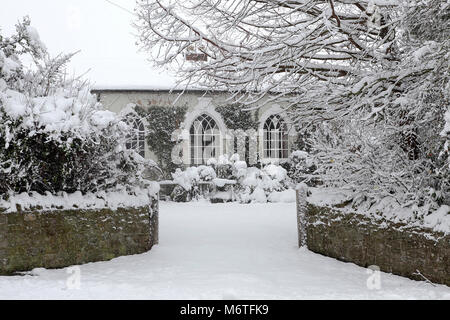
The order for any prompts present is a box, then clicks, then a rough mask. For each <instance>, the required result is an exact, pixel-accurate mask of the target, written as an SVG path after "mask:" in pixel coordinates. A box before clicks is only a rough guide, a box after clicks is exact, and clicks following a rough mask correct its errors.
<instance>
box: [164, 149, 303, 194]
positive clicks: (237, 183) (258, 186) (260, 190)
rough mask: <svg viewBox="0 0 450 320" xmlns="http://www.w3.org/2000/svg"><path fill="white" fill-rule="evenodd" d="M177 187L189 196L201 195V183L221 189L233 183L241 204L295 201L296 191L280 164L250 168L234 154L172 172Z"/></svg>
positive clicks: (176, 190) (177, 190) (177, 191)
mask: <svg viewBox="0 0 450 320" xmlns="http://www.w3.org/2000/svg"><path fill="white" fill-rule="evenodd" d="M172 176H173V180H174V182H175V183H176V184H177V185H178V187H177V188H176V189H175V190H174V192H175V193H177V194H178V195H180V194H184V195H185V196H184V198H186V199H188V200H189V199H195V198H197V197H198V196H200V194H199V193H200V190H199V184H201V183H204V182H211V183H213V184H214V185H215V186H216V187H218V188H219V189H221V188H223V187H224V186H226V185H233V188H234V192H235V196H236V199H235V200H236V201H239V202H241V203H251V202H253V203H266V202H294V201H295V191H294V190H293V189H292V180H291V179H290V178H289V177H288V174H287V171H286V169H284V168H282V167H281V166H277V165H273V164H271V165H267V166H265V167H264V168H262V169H259V168H256V167H248V165H247V163H246V162H245V161H240V158H239V155H237V154H235V155H233V156H232V157H231V158H229V159H228V156H226V155H224V156H221V157H219V159H218V160H216V159H210V160H209V161H208V165H206V166H199V167H190V168H187V169H186V170H184V171H182V170H181V169H178V170H177V171H176V172H175V173H173V174H172Z"/></svg>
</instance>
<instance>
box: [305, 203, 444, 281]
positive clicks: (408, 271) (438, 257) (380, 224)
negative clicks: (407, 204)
mask: <svg viewBox="0 0 450 320" xmlns="http://www.w3.org/2000/svg"><path fill="white" fill-rule="evenodd" d="M299 203H300V204H302V203H303V202H302V201H301V199H300V198H299ZM298 208H299V209H301V208H304V206H299V207H298ZM304 217H305V218H304V219H305V221H299V224H300V225H302V226H304V227H305V229H306V244H307V247H308V249H309V250H311V251H313V252H315V253H319V254H323V255H325V256H329V257H332V258H335V259H338V260H341V261H344V262H352V263H355V264H357V265H360V266H362V267H366V268H367V267H370V266H378V267H379V268H380V270H381V271H383V272H388V273H392V274H396V275H400V276H404V277H408V278H411V279H414V280H422V281H423V280H429V281H431V282H434V283H441V284H446V285H448V286H450V234H449V233H445V232H442V231H436V228H435V229H433V228H431V227H425V226H412V225H410V224H407V223H403V222H393V221H389V220H387V219H382V220H378V221H375V220H374V219H371V218H370V217H369V216H367V215H364V214H360V213H351V214H350V213H348V212H345V211H342V210H340V209H339V208H338V207H336V208H335V207H332V206H318V205H317V204H313V203H310V202H309V203H307V206H306V210H305V212H304ZM300 222H301V223H300ZM299 229H300V228H299Z"/></svg>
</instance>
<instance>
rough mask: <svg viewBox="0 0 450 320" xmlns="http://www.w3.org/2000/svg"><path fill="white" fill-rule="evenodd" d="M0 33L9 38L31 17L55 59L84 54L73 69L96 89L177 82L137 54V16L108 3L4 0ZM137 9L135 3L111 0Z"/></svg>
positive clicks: (71, 69) (1, 9) (154, 85)
mask: <svg viewBox="0 0 450 320" xmlns="http://www.w3.org/2000/svg"><path fill="white" fill-rule="evenodd" d="M0 1H1V2H2V3H1V5H0V29H1V30H2V31H1V32H2V33H3V34H5V35H9V34H11V32H12V31H13V30H14V25H15V23H16V22H17V21H18V20H20V19H21V18H22V17H23V16H25V15H28V16H30V18H31V21H32V26H33V27H35V28H36V29H37V30H38V32H39V34H40V36H41V40H42V41H43V42H44V43H45V44H46V46H47V48H48V49H49V51H50V53H51V54H52V55H57V54H58V53H62V52H64V53H69V52H76V51H79V50H81V52H80V53H78V54H77V55H76V56H75V57H74V58H73V60H72V63H71V65H70V66H69V71H70V72H74V73H75V74H76V75H80V74H82V73H85V72H86V71H88V70H89V69H91V70H90V72H89V73H88V74H87V75H86V77H87V78H89V79H90V80H91V81H92V83H93V84H94V85H95V86H97V87H133V86H136V87H146V86H150V87H171V86H173V85H174V83H175V81H174V78H173V77H171V76H169V75H168V72H167V71H166V70H161V69H159V70H158V69H155V68H153V67H152V64H151V62H149V61H148V60H146V59H147V56H146V55H145V53H138V52H137V51H138V47H137V46H136V44H135V43H136V37H135V36H134V35H133V33H135V32H136V31H135V29H134V28H133V27H132V26H131V20H132V19H133V16H132V15H131V14H130V13H127V12H125V11H124V10H121V9H120V8H117V7H116V6H114V5H112V4H110V3H108V2H107V1H105V0H37V1H36V0H12V1H11V0H0ZM112 1H113V2H114V3H117V4H119V5H121V6H123V7H125V8H127V9H129V10H130V11H133V8H134V5H135V2H134V0H112Z"/></svg>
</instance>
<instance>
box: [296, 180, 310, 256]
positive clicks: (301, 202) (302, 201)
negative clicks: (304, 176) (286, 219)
mask: <svg viewBox="0 0 450 320" xmlns="http://www.w3.org/2000/svg"><path fill="white" fill-rule="evenodd" d="M296 191H297V226H298V246H299V247H300V248H301V247H305V246H306V244H307V243H306V240H307V233H306V224H307V222H306V210H307V203H306V198H307V197H308V186H307V185H306V184H305V183H300V184H299V185H298V186H297V188H296Z"/></svg>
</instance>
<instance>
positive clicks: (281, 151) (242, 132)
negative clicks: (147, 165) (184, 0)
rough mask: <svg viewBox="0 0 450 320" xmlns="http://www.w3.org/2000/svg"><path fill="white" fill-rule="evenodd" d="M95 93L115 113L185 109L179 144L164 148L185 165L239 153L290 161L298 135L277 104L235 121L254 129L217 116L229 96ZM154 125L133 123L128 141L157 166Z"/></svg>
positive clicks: (255, 159)
mask: <svg viewBox="0 0 450 320" xmlns="http://www.w3.org/2000/svg"><path fill="white" fill-rule="evenodd" d="M92 93H94V94H96V95H97V98H98V100H99V101H100V102H101V103H102V104H103V106H104V107H105V108H106V109H108V110H110V111H113V112H116V113H126V112H132V111H131V108H133V107H135V106H138V107H139V108H140V109H141V110H149V109H150V108H154V107H159V108H161V107H164V108H167V113H171V112H172V111H173V110H172V109H173V108H176V107H184V108H185V110H186V111H185V114H184V119H183V121H182V122H180V123H178V124H177V125H176V128H177V129H176V130H175V131H174V132H173V133H172V141H175V140H176V141H177V144H176V145H175V147H174V148H173V149H172V150H166V152H167V153H170V154H171V155H172V158H174V162H175V163H176V164H177V165H181V166H195V165H201V164H205V163H206V162H207V161H208V160H209V159H210V158H216V159H218V158H219V157H220V156H221V155H225V154H227V155H228V156H231V155H232V154H235V153H238V154H239V155H240V156H241V157H240V158H241V160H243V159H244V158H245V160H246V161H247V162H248V163H249V164H250V165H256V164H261V163H262V164H265V163H277V162H280V161H282V160H284V159H287V158H288V157H289V155H290V153H291V152H292V151H293V150H294V149H295V144H296V141H297V137H298V134H297V131H296V128H295V126H294V125H293V122H292V121H291V120H290V119H289V117H288V115H287V114H286V113H285V112H284V111H283V108H282V106H280V105H278V104H264V103H262V107H260V108H254V110H251V111H246V112H247V113H246V114H245V116H243V115H242V114H240V115H239V117H240V118H241V119H239V118H237V121H247V123H248V122H249V121H250V122H252V123H254V126H252V127H251V128H248V127H247V128H239V124H236V123H234V122H232V121H230V120H231V119H228V118H230V117H233V114H229V113H228V115H227V113H226V112H225V113H224V112H219V110H222V111H223V110H227V109H226V108H231V103H230V102H229V94H228V93H226V92H221V91H215V92H211V91H208V92H206V91H203V90H194V89H193V90H186V91H185V92H184V93H183V92H182V91H172V92H171V91H170V89H148V88H145V89H137V88H126V89H120V88H97V89H95V90H93V91H92ZM224 108H225V109H224ZM240 109H242V108H240ZM164 110H165V109H164ZM228 110H230V109H228ZM236 116H237V115H236ZM242 118H244V119H242ZM230 123H233V125H232V127H233V128H230V125H229V124H230ZM150 125H151V124H149V123H148V121H147V120H146V119H144V118H141V119H135V120H134V127H135V128H136V129H137V131H136V132H137V133H136V135H135V136H133V137H131V138H130V143H129V147H130V148H135V149H136V150H137V151H138V152H139V153H140V154H141V155H142V156H144V157H145V158H148V159H152V160H155V161H156V162H158V161H159V160H160V159H158V156H157V155H156V153H155V152H154V150H152V148H151V147H150V145H149V143H148V142H149V141H148V139H147V138H146V137H147V136H148V135H147V131H148V129H149V128H148V127H149V126H150ZM236 125H237V127H236Z"/></svg>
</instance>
